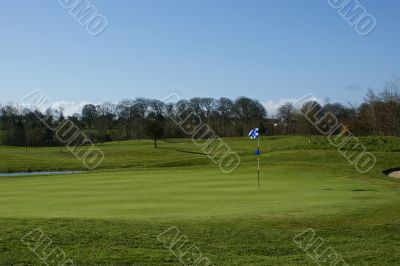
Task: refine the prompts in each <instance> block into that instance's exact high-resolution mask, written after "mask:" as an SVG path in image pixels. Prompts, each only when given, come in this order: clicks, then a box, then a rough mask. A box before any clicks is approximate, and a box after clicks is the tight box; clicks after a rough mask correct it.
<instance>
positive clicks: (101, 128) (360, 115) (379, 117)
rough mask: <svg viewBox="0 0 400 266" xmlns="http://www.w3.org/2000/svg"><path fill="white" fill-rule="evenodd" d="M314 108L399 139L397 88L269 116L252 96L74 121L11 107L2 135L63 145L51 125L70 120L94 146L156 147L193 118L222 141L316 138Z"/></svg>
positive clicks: (126, 104) (0, 110)
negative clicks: (141, 143)
mask: <svg viewBox="0 0 400 266" xmlns="http://www.w3.org/2000/svg"><path fill="white" fill-rule="evenodd" d="M310 106H313V111H312V112H311V113H310V112H308V113H307V115H308V116H313V117H322V116H323V115H324V114H326V113H328V112H329V113H331V114H333V115H334V116H335V117H336V118H337V120H338V121H339V122H340V123H341V124H343V125H344V126H345V127H346V129H348V130H349V131H351V132H352V133H353V134H355V135H360V136H361V135H386V136H399V134H400V90H399V86H398V85H396V84H391V85H388V86H386V87H385V88H384V90H383V91H382V92H380V93H375V92H374V91H372V90H369V91H368V93H367V95H366V96H365V100H364V101H363V102H362V103H361V104H360V105H359V106H352V105H344V104H341V103H329V102H327V103H324V104H321V103H318V102H314V101H309V102H305V103H303V104H302V106H295V105H294V103H291V102H287V103H284V104H283V105H281V106H280V107H279V108H278V110H277V112H276V114H275V115H270V116H268V114H267V111H266V109H265V108H264V106H263V105H262V104H261V103H260V102H259V101H257V100H254V99H250V98H247V97H239V98H237V99H235V100H231V99H229V98H224V97H223V98H220V99H213V98H200V97H195V98H192V99H190V100H180V101H178V102H175V103H165V102H162V101H159V100H152V99H146V98H136V99H125V100H121V101H120V102H119V103H117V104H113V103H103V104H100V105H92V104H87V105H85V106H84V107H83V109H82V112H81V113H80V114H74V115H72V116H65V114H64V110H63V108H58V109H52V108H49V109H47V110H45V111H42V112H41V111H39V110H31V109H28V108H24V107H21V106H18V105H13V104H9V105H5V106H0V130H1V132H2V144H6V145H15V146H25V147H29V146H56V145H60V146H62V145H63V143H60V141H59V140H58V139H57V137H56V134H55V132H54V131H53V130H51V129H49V127H48V126H46V125H51V128H57V125H59V124H61V123H63V122H64V121H66V120H69V121H70V122H72V123H73V124H74V125H76V126H77V127H78V128H79V129H80V130H81V131H82V132H83V133H84V134H85V135H86V136H87V137H88V138H89V139H90V140H91V141H93V142H94V143H104V142H108V141H121V140H129V139H153V140H154V143H155V145H157V139H161V138H184V137H188V136H187V135H185V133H184V132H183V131H182V129H181V128H180V127H179V126H178V125H177V124H176V122H175V121H177V120H178V119H180V120H184V119H185V118H187V117H190V114H193V113H194V114H196V117H198V118H199V119H200V120H201V121H202V122H203V123H205V124H207V125H208V126H209V127H210V128H212V129H213V131H214V132H215V133H216V134H217V135H218V136H220V137H241V136H245V135H247V133H248V132H249V129H251V128H254V127H259V128H260V131H261V133H264V134H267V135H282V134H306V135H308V136H310V137H311V135H318V134H321V132H319V131H318V129H317V128H316V127H315V126H314V125H313V124H312V123H310V119H307V117H306V116H304V115H301V113H305V110H308V109H310V108H309V107H310ZM186 122H187V123H194V122H193V121H186ZM59 133H60V132H59Z"/></svg>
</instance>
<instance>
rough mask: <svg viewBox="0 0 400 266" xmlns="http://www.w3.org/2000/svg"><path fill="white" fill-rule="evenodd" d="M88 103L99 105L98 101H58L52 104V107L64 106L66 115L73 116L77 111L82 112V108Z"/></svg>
mask: <svg viewBox="0 0 400 266" xmlns="http://www.w3.org/2000/svg"><path fill="white" fill-rule="evenodd" d="M86 104H94V105H97V104H98V103H92V102H87V101H80V102H73V101H70V102H69V101H56V102H53V103H52V104H51V107H52V108H54V109H58V108H59V107H63V108H64V115H65V116H71V115H73V114H75V113H78V114H81V113H82V108H83V106H85V105H86Z"/></svg>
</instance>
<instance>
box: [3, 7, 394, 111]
mask: <svg viewBox="0 0 400 266" xmlns="http://www.w3.org/2000/svg"><path fill="white" fill-rule="evenodd" d="M90 3H91V4H93V6H95V7H96V8H97V9H98V10H99V12H100V13H101V14H103V15H104V16H105V17H106V18H107V20H108V27H107V29H106V30H105V31H104V32H103V33H102V34H101V35H99V36H96V37H95V36H91V35H90V34H88V32H87V31H86V30H85V27H84V26H81V25H80V24H79V23H78V22H77V21H76V20H75V19H74V17H73V16H71V15H70V14H69V13H68V10H66V9H64V8H63V7H62V6H61V5H60V3H59V1H58V0H43V1H28V0H25V1H22V0H13V1H2V2H1V4H0V34H1V41H0V60H1V61H0V88H1V94H0V102H1V103H3V104H4V103H8V102H11V101H12V102H18V101H19V100H20V99H21V98H22V97H24V96H25V95H26V94H28V93H30V92H31V91H33V90H36V89H40V90H43V91H44V92H45V93H46V95H47V96H48V97H50V98H51V99H52V100H53V101H56V102H60V101H63V102H64V103H65V104H67V105H68V104H69V105H71V106H72V105H76V104H78V105H79V103H83V102H93V103H98V102H103V101H112V102H117V101H118V100H120V99H123V98H134V97H138V96H143V97H149V98H158V99H162V98H164V97H165V96H167V95H169V94H170V93H172V92H176V93H178V94H179V95H180V97H182V98H190V97H193V96H204V97H205V96H207V97H215V98H217V97H221V96H225V97H230V98H236V97H238V96H248V97H251V98H256V99H258V100H260V102H262V103H264V104H266V105H267V106H268V107H270V106H272V105H274V104H275V105H276V104H277V103H280V102H281V101H284V100H285V99H294V98H298V97H301V96H303V95H305V94H307V93H312V94H314V95H315V96H316V97H318V98H321V99H323V98H330V99H331V101H339V102H343V103H346V102H351V103H353V104H357V103H359V102H360V101H362V99H363V97H364V95H365V92H366V90H367V89H368V87H372V88H375V89H377V90H379V89H381V88H382V87H383V86H384V84H385V82H387V81H388V80H390V79H393V78H394V77H398V75H400V53H399V51H398V50H399V47H400V32H399V29H398V27H399V25H400V16H399V11H400V1H396V0H385V1H372V0H360V3H361V4H362V5H363V6H364V7H365V8H366V9H367V10H368V12H369V13H370V14H372V15H373V16H374V17H375V18H376V21H377V26H376V29H375V30H374V31H373V32H372V33H371V34H370V35H369V36H366V37H365V36H364V37H363V36H360V35H359V34H357V32H356V31H355V29H354V27H352V26H350V25H349V24H347V22H346V21H345V20H344V19H343V18H342V17H341V16H340V15H339V14H338V13H337V11H336V10H335V9H333V8H332V7H331V6H330V5H329V4H328V1H327V0H326V1H324V0H322V1H321V0H310V1H294V0H291V1H289V0H275V1H272V0H271V1H268V0H252V1H245V0H241V1H235V0H218V1H215V0H202V1H191V0H169V1H165V0H164V1H162V0H160V1H158V0H157V1H156V0H141V1H136V0H135V1H122V0H120V1H105V0H104V1H102V0H90Z"/></svg>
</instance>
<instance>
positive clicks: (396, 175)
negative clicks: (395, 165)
mask: <svg viewBox="0 0 400 266" xmlns="http://www.w3.org/2000/svg"><path fill="white" fill-rule="evenodd" d="M389 176H390V177H393V178H398V179H400V171H394V172H391V173H390V174H389Z"/></svg>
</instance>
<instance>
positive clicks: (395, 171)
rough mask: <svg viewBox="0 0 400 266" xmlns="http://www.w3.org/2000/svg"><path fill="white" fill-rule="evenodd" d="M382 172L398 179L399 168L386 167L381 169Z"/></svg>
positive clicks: (399, 176)
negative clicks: (383, 169)
mask: <svg viewBox="0 0 400 266" xmlns="http://www.w3.org/2000/svg"><path fill="white" fill-rule="evenodd" d="M383 173H384V174H385V175H388V176H390V177H393V178H396V179H400V168H392V169H387V170H385V171H383Z"/></svg>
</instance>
